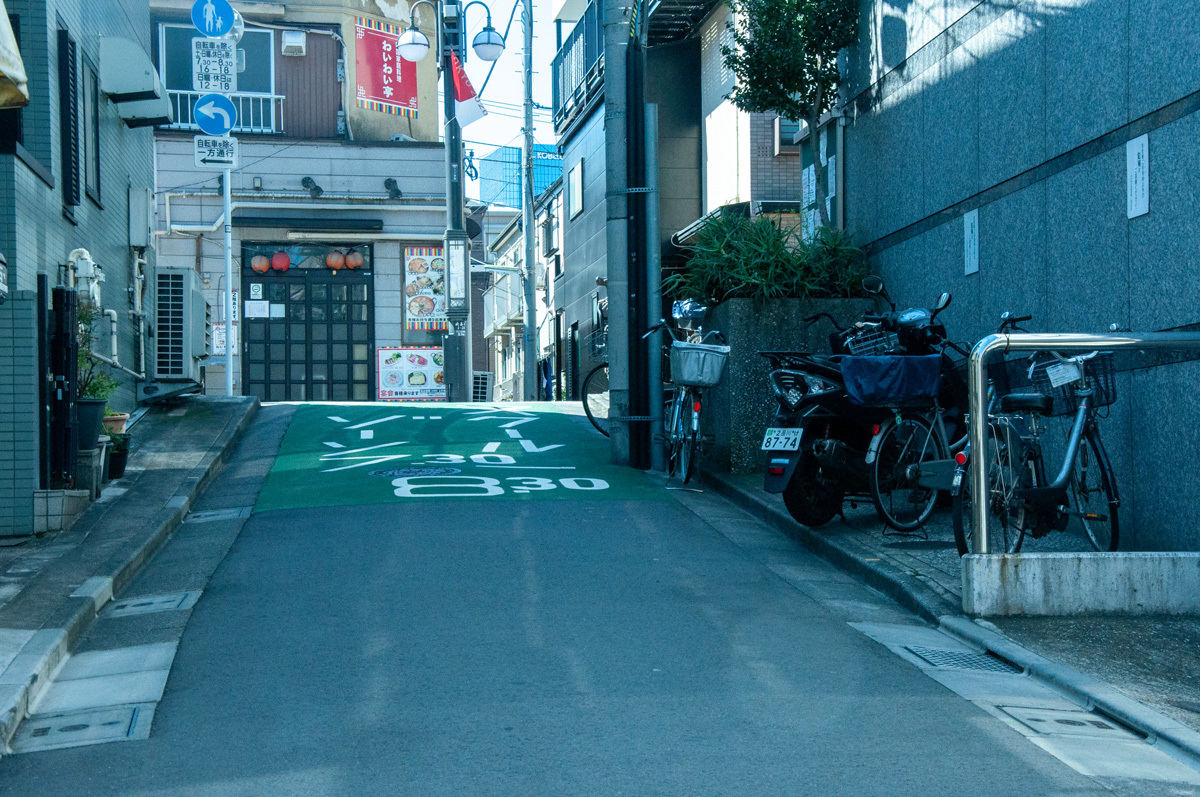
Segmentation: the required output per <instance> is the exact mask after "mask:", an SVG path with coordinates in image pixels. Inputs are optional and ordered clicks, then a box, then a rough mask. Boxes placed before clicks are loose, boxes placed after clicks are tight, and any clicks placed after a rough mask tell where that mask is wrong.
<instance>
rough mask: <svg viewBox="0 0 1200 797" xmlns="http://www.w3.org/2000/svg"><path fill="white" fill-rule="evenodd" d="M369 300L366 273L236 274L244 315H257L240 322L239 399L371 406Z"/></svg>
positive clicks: (371, 309) (369, 282)
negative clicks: (239, 276) (252, 397)
mask: <svg viewBox="0 0 1200 797" xmlns="http://www.w3.org/2000/svg"><path fill="white" fill-rule="evenodd" d="M372 292H373V280H372V276H371V274H370V273H369V272H362V271H347V270H342V271H336V272H335V271H331V270H327V269H315V268H314V269H293V270H291V271H287V272H283V273H280V272H274V271H271V272H268V273H266V274H258V273H255V272H253V271H250V270H245V271H243V273H242V293H241V295H242V296H243V297H245V298H246V300H247V303H245V304H244V305H243V307H244V308H245V310H246V311H249V310H251V309H253V310H254V311H255V313H256V314H258V315H259V317H250V313H249V312H244V314H243V320H242V324H243V327H244V333H243V334H244V337H245V340H244V342H243V364H242V379H243V384H244V386H245V387H244V390H243V392H244V393H246V394H247V395H255V396H258V397H259V398H260V399H262V400H263V401H370V400H372V398H373V397H374V395H375V369H374V367H373V365H374V362H373V353H374V343H375V335H374V321H375V318H374V315H375V314H374V307H373V297H372ZM257 297H262V298H261V299H259V298H257ZM255 302H258V304H257V305H256V304H255ZM264 303H265V307H264ZM264 310H265V311H266V312H265V317H262V315H263V311H264Z"/></svg>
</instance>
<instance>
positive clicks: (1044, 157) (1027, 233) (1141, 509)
mask: <svg viewBox="0 0 1200 797" xmlns="http://www.w3.org/2000/svg"><path fill="white" fill-rule="evenodd" d="M959 5H962V4H943V3H935V2H932V0H920V1H919V2H913V3H911V4H908V5H907V6H905V7H903V8H900V7H898V6H896V5H895V4H891V3H885V2H882V0H864V2H863V4H862V19H863V23H864V24H863V32H862V36H861V37H860V42H859V44H858V46H857V48H856V52H855V54H854V58H853V59H852V63H853V70H852V75H851V80H850V85H851V90H850V94H851V95H852V96H853V97H854V102H853V106H854V111H853V113H852V116H853V117H854V118H853V121H852V123H851V124H850V125H849V126H848V127H847V129H846V150H847V151H846V158H845V166H846V196H845V200H846V205H847V225H848V227H849V229H850V230H851V231H852V232H853V233H855V234H856V237H857V240H858V241H859V242H860V243H862V244H865V245H866V246H867V248H868V250H869V251H870V253H871V256H872V260H873V262H874V265H875V267H876V268H877V270H878V271H879V272H880V273H881V274H882V275H883V276H884V277H885V279H886V280H887V281H888V284H889V288H890V290H891V292H892V293H893V295H894V296H895V298H896V299H897V301H898V302H900V303H901V304H917V303H919V304H927V303H929V302H931V301H933V299H934V298H935V297H936V295H937V294H938V293H939V292H940V291H942V290H949V291H951V292H952V293H953V294H954V303H953V305H952V306H951V307H950V309H949V310H948V311H947V313H946V314H945V315H944V316H943V318H944V319H945V321H946V324H947V327H948V329H949V330H950V332H951V335H952V337H954V338H956V339H959V340H964V341H967V340H974V339H977V338H978V337H979V336H981V335H983V334H986V333H987V332H990V331H993V330H994V328H995V325H996V323H997V320H998V317H999V314H1000V313H1001V312H1002V311H1004V310H1013V311H1014V312H1021V313H1032V314H1033V315H1034V317H1035V320H1034V322H1033V323H1032V324H1031V325H1030V327H1031V328H1032V329H1037V330H1044V331H1086V332H1096V331H1104V330H1105V329H1107V327H1108V325H1109V324H1110V323H1113V322H1116V323H1118V324H1120V325H1122V326H1129V327H1132V328H1133V329H1135V330H1154V329H1164V328H1168V327H1174V326H1180V325H1184V324H1192V323H1196V322H1200V309H1197V308H1198V307H1200V301H1198V300H1200V281H1198V280H1197V277H1196V275H1197V273H1198V269H1197V267H1198V266H1200V255H1197V252H1200V227H1198V225H1197V222H1196V219H1195V208H1196V207H1197V205H1198V204H1200V153H1198V152H1197V150H1196V147H1195V145H1194V144H1195V141H1196V140H1198V139H1200V115H1197V114H1196V113H1194V112H1190V111H1189V108H1190V107H1191V106H1188V105H1187V104H1186V102H1181V100H1184V98H1188V97H1190V98H1192V99H1194V97H1195V94H1194V92H1195V91H1196V88H1197V86H1196V82H1195V75H1196V73H1197V70H1198V68H1200V48H1197V47H1196V46H1195V43H1196V42H1197V41H1200V20H1197V19H1195V18H1193V17H1191V16H1186V15H1184V16H1180V15H1179V14H1178V6H1177V4H1174V3H1170V2H1167V1H1166V0H1146V2H1142V3H1137V4H1133V3H1129V2H1127V0H1066V1H1065V2H1064V1H1063V0H1056V1H1055V2H1033V1H1031V2H1023V3H1016V4H978V5H972V6H971V7H970V8H967V7H962V8H960V7H959ZM952 6H953V7H952ZM931 20H932V22H931ZM931 25H932V27H931ZM1155 112H1158V113H1155ZM1148 114H1154V116H1148ZM1142 134H1147V135H1148V141H1149V193H1150V213H1149V214H1148V215H1144V216H1140V217H1138V218H1134V219H1129V218H1128V217H1127V206H1126V202H1127V191H1126V180H1127V170H1126V151H1125V150H1126V142H1127V141H1129V140H1130V139H1131V138H1134V137H1137V136H1140V135H1142ZM971 209H977V210H978V214H979V242H978V243H979V273H977V274H973V275H970V276H967V275H965V274H964V268H963V266H964V263H963V258H964V222H963V216H964V214H965V213H966V212H967V211H968V210H971ZM1198 375H1200V366H1197V365H1196V364H1185V365H1177V366H1171V367H1167V368H1160V369H1156V370H1153V371H1149V372H1138V373H1136V374H1133V375H1127V376H1124V377H1122V378H1121V380H1120V381H1119V384H1118V392H1119V394H1120V399H1119V401H1118V403H1117V404H1116V405H1115V406H1113V407H1112V410H1111V416H1110V417H1109V419H1108V420H1106V421H1105V424H1104V427H1103V430H1104V436H1105V442H1106V444H1107V445H1108V448H1109V452H1110V454H1111V455H1112V457H1113V459H1114V464H1115V467H1116V469H1117V476H1118V481H1119V484H1120V487H1121V491H1122V499H1123V507H1122V516H1121V522H1122V540H1123V547H1128V548H1132V549H1144V550H1155V549H1160V550H1200V502H1198V501H1197V499H1198V498H1200V483H1198V482H1197V481H1196V480H1195V479H1193V478H1191V475H1190V474H1191V473H1192V472H1193V471H1194V470H1195V469H1194V467H1193V466H1192V463H1194V461H1195V457H1196V456H1197V455H1200V435H1198V434H1197V433H1196V432H1195V430H1194V429H1193V428H1192V425H1191V424H1190V423H1188V421H1187V419H1189V418H1191V417H1192V416H1193V415H1195V414H1196V412H1197V411H1200V402H1198V401H1197V400H1196V398H1195V391H1194V390H1192V389H1190V385H1191V384H1193V383H1194V380H1195V378H1196V376H1198ZM1135 419H1136V422H1135ZM1147 419H1154V420H1153V421H1152V422H1147Z"/></svg>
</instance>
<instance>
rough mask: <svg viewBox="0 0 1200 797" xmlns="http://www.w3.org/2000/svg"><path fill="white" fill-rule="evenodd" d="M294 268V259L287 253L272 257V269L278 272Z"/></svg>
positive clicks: (279, 253) (278, 253) (276, 254)
mask: <svg viewBox="0 0 1200 797" xmlns="http://www.w3.org/2000/svg"><path fill="white" fill-rule="evenodd" d="M291 266H292V259H291V258H290V257H288V253H287V252H276V253H275V254H273V255H271V268H273V269H275V270H276V271H287V270H288V269H289V268H291Z"/></svg>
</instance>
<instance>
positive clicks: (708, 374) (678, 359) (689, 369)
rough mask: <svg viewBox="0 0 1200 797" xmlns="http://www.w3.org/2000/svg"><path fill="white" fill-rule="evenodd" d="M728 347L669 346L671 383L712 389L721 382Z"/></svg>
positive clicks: (682, 344)
mask: <svg viewBox="0 0 1200 797" xmlns="http://www.w3.org/2000/svg"><path fill="white" fill-rule="evenodd" d="M728 358H729V347H728V346H721V345H717V344H713V343H687V342H685V341H682V340H677V341H675V342H674V343H672V344H671V381H672V382H674V383H675V384H677V385H686V386H688V387H713V386H714V385H716V384H717V383H718V382H720V381H721V375H722V374H723V373H724V372H725V361H726V360H727V359H728Z"/></svg>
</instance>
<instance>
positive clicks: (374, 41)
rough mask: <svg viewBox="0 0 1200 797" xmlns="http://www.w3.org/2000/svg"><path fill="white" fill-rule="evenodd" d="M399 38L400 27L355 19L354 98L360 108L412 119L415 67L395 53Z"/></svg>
mask: <svg viewBox="0 0 1200 797" xmlns="http://www.w3.org/2000/svg"><path fill="white" fill-rule="evenodd" d="M399 36H400V26H399V25H395V24H393V23H391V22H384V21H383V20H380V19H374V18H372V17H356V18H355V25H354V41H355V58H354V66H355V70H354V71H355V81H356V83H357V86H356V88H355V97H356V99H357V100H358V107H360V108H366V109H367V110H369V111H379V112H380V113H387V114H392V115H393V116H407V117H410V118H412V119H415V118H416V117H417V65H416V64H414V63H413V62H411V61H405V60H404V59H403V58H401V57H400V56H399V55H398V54H397V53H396V39H397V38H398V37H399Z"/></svg>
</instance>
